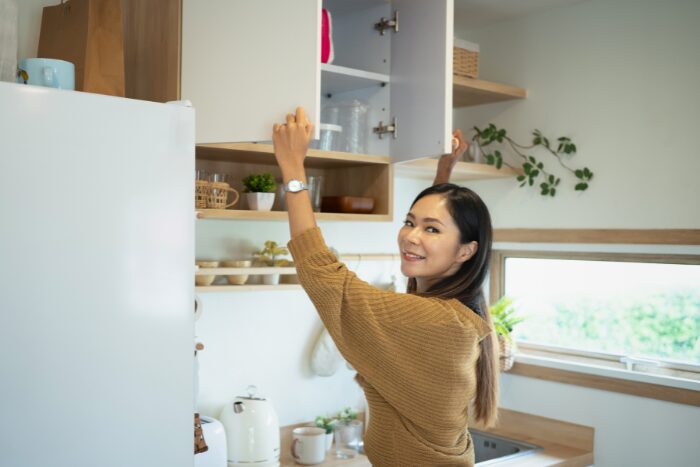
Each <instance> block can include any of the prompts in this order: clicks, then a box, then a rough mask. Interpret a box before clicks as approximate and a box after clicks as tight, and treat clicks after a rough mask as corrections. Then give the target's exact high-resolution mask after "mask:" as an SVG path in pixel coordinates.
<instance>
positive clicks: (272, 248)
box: [254, 240, 290, 285]
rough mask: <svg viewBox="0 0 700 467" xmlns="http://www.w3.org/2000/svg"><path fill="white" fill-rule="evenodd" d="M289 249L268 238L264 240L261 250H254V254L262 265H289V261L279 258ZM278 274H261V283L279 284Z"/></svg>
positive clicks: (287, 252)
mask: <svg viewBox="0 0 700 467" xmlns="http://www.w3.org/2000/svg"><path fill="white" fill-rule="evenodd" d="M288 254H289V251H288V250H287V249H286V248H285V247H283V246H279V245H277V242H273V241H272V240H268V241H266V242H265V246H264V247H263V249H262V250H260V251H258V252H256V253H255V254H254V256H255V257H256V258H257V259H258V261H259V262H260V263H262V264H263V265H264V266H271V267H278V268H279V267H285V266H289V264H290V262H289V260H287V259H284V258H279V257H280V256H285V255H288ZM279 281H280V275H279V274H265V275H264V276H263V284H266V285H276V284H279Z"/></svg>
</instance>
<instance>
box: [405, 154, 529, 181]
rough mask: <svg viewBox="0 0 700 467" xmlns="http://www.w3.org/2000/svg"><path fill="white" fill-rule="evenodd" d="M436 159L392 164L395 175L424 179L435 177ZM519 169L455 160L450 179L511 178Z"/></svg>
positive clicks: (517, 173)
mask: <svg viewBox="0 0 700 467" xmlns="http://www.w3.org/2000/svg"><path fill="white" fill-rule="evenodd" d="M437 164H438V160H437V159H421V160H417V161H411V162H403V163H400V164H396V165H394V172H395V173H396V175H404V176H409V177H414V178H420V179H425V180H432V179H433V178H435V171H436V170H437ZM521 173H522V172H521V171H519V170H514V169H511V168H510V167H506V166H503V167H501V168H500V169H497V168H496V167H495V166H493V165H488V164H475V163H473V162H457V164H456V165H455V167H454V169H453V170H452V176H451V177H450V180H451V181H453V182H466V181H470V180H491V179H497V178H512V177H517V176H518V175H521Z"/></svg>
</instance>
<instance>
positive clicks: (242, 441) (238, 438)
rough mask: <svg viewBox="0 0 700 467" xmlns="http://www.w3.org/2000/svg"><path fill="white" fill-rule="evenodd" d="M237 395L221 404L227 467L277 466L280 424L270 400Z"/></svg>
mask: <svg viewBox="0 0 700 467" xmlns="http://www.w3.org/2000/svg"><path fill="white" fill-rule="evenodd" d="M255 392H256V387H255V386H248V396H238V397H236V398H235V399H234V400H233V402H231V403H228V404H226V405H225V406H224V409H223V410H222V411H221V416H220V417H219V420H220V421H221V423H222V424H223V425H224V430H226V446H227V454H228V467H244V466H245V467H250V465H251V464H252V465H255V467H277V466H279V465H280V462H279V461H280V424H279V420H278V418H277V413H276V412H275V409H274V408H273V407H272V403H271V402H270V401H269V400H268V399H265V398H262V397H255Z"/></svg>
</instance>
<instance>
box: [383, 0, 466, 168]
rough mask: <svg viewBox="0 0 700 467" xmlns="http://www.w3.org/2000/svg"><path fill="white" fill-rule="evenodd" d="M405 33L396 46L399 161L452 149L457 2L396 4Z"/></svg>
mask: <svg viewBox="0 0 700 467" xmlns="http://www.w3.org/2000/svg"><path fill="white" fill-rule="evenodd" d="M392 4H393V6H394V8H395V9H397V10H398V11H399V32H398V33H396V34H394V33H390V34H393V37H392V42H391V113H392V114H393V115H394V116H396V118H397V123H398V138H397V139H395V140H393V141H392V148H391V157H392V160H393V161H394V162H400V161H407V160H413V159H421V158H425V157H429V156H435V155H438V154H445V153H447V152H450V150H451V140H452V138H451V133H452V41H453V36H452V34H453V28H454V24H453V22H454V4H453V0H431V1H425V0H393V2H392Z"/></svg>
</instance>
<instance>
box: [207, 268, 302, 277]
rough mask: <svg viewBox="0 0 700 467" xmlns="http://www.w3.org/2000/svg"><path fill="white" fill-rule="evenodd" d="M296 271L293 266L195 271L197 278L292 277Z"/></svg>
mask: <svg viewBox="0 0 700 467" xmlns="http://www.w3.org/2000/svg"><path fill="white" fill-rule="evenodd" d="M296 273H297V269H296V268H295V267H294V266H290V267H271V266H260V267H250V268H199V269H197V270H196V271H195V275H197V276H210V275H215V276H226V275H231V276H233V275H251V274H254V275H263V276H264V275H270V274H280V275H292V274H296Z"/></svg>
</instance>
